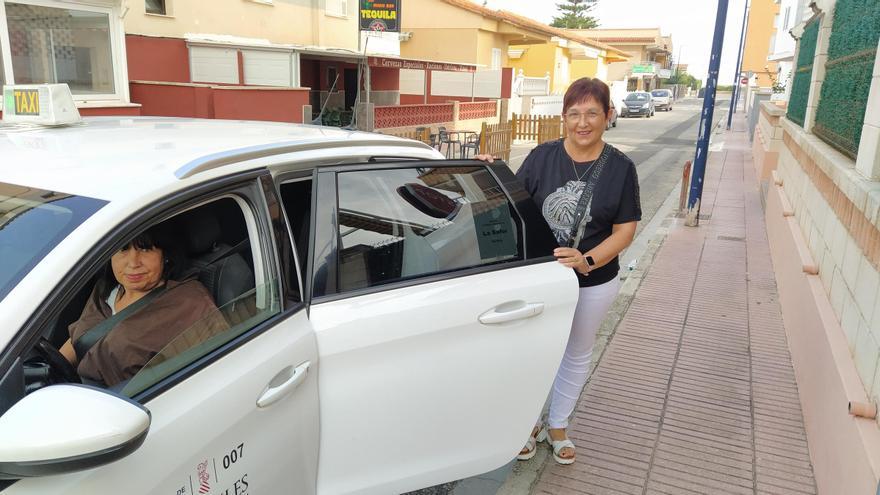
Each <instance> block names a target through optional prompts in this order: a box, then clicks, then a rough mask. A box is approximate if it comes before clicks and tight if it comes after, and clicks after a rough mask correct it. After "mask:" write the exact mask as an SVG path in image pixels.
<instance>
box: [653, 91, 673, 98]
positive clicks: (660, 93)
mask: <svg viewBox="0 0 880 495" xmlns="http://www.w3.org/2000/svg"><path fill="white" fill-rule="evenodd" d="M651 96H660V97H663V96H669V92H668V91H666V90H665V89H661V90H658V91H651Z"/></svg>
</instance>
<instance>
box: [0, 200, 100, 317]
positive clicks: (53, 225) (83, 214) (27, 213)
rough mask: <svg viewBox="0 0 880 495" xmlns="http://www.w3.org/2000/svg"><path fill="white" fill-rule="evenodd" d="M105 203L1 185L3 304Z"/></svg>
mask: <svg viewBox="0 0 880 495" xmlns="http://www.w3.org/2000/svg"><path fill="white" fill-rule="evenodd" d="M105 204H107V202H106V201H100V200H97V199H93V198H87V197H84V196H73V195H70V194H64V193H60V192H57V191H46V190H43V189H36V188H32V187H22V186H16V185H12V184H5V183H2V182H0V260H2V261H0V301H2V300H3V298H4V297H6V295H7V294H8V293H9V292H10V291H11V290H12V289H13V288H14V287H15V286H16V285H17V284H18V283H19V282H20V281H21V280H22V279H23V278H24V277H25V275H27V273H28V272H29V271H31V270H32V269H33V268H34V267H35V266H36V265H37V263H39V262H40V260H42V259H43V257H45V256H46V255H47V254H48V253H49V252H50V251H51V250H52V249H53V248H54V247H55V246H56V245H57V244H58V243H59V242H61V241H62V240H64V238H65V237H67V235H68V234H70V233H71V232H72V231H73V229H75V228H76V227H78V226H79V225H80V224H81V223H83V222H84V221H85V220H86V219H87V218H89V217H90V216H92V215H93V214H94V213H95V212H96V211H98V210H99V209H100V208H101V207H102V206H104V205H105Z"/></svg>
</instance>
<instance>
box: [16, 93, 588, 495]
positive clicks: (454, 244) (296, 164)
mask: <svg viewBox="0 0 880 495" xmlns="http://www.w3.org/2000/svg"><path fill="white" fill-rule="evenodd" d="M43 93H44V92H43V87H31V86H23V87H14V86H13V87H10V86H7V87H5V88H4V95H3V96H4V97H3V98H2V101H3V102H5V104H6V108H5V109H4V113H3V118H4V119H5V121H6V124H5V125H0V156H2V157H3V158H2V162H3V167H0V254H2V261H0V321H2V322H3V325H2V326H0V460H2V462H0V492H2V493H3V494H4V495H17V494H41V495H48V494H101V493H120V492H124V493H126V494H177V495H184V494H185V495H194V494H195V493H215V494H218V493H223V494H226V493H228V494H233V493H235V494H238V495H242V494H260V493H263V494H271V493H297V494H314V493H318V494H324V493H326V494H331V493H333V494H335V493H354V492H357V493H402V492H408V491H411V490H415V489H418V488H422V487H426V486H431V485H436V484H439V483H443V482H446V481H450V480H454V479H459V478H464V477H468V476H473V475H477V474H481V473H485V472H487V471H490V470H492V469H495V468H497V467H500V466H502V465H503V464H505V463H507V462H509V461H510V460H511V459H513V458H514V456H515V455H516V454H517V453H518V452H519V450H520V449H521V448H522V444H523V439H524V437H525V435H526V434H528V432H529V431H530V429H531V428H532V426H533V425H534V421H535V418H536V417H538V415H539V414H540V411H541V407H542V405H543V403H544V399H545V397H546V395H547V392H548V390H549V389H550V386H551V384H552V382H553V379H554V376H555V374H556V370H557V368H558V366H559V362H560V360H561V358H562V354H563V351H564V349H565V345H566V342H567V340H568V333H569V328H570V325H571V320H572V317H573V315H574V310H575V306H576V303H577V297H578V284H577V279H576V278H575V277H574V275H573V274H572V271H571V270H570V269H566V268H565V267H563V266H562V265H560V264H559V263H558V262H556V261H555V259H554V258H553V257H552V250H553V248H554V247H555V246H556V241H555V239H554V237H553V234H552V233H551V231H550V229H549V227H548V226H547V225H546V223H545V222H544V220H543V217H542V216H541V212H540V211H539V210H538V208H537V207H536V205H535V204H534V203H533V201H532V200H531V198H530V197H529V195H528V194H527V193H526V192H525V191H524V190H523V189H522V187H521V186H520V185H519V181H518V180H517V179H516V178H515V177H514V175H513V174H512V173H511V171H510V170H509V168H508V167H507V166H506V165H505V164H504V163H502V162H500V161H495V163H494V164H486V163H483V162H477V161H474V160H467V161H463V160H457V161H456V160H443V159H442V158H443V156H442V155H441V154H440V153H439V152H437V151H436V150H434V149H432V148H431V147H430V146H428V145H426V144H424V143H420V142H417V141H412V140H406V139H400V138H395V137H392V136H385V135H381V134H372V133H364V132H352V131H345V130H341V129H331V128H326V127H316V126H302V125H293V124H282V123H269V122H241V121H221V120H198V119H181V118H154V117H140V118H131V117H118V118H117V117H98V118H86V119H83V120H82V121H81V122H79V123H77V124H76V125H72V126H64V125H56V124H60V123H62V121H64V119H59V118H56V117H63V118H65V119H66V118H68V117H70V116H71V114H72V113H74V112H76V109H75V108H74V106H73V100H72V97H70V96H69V91H68V96H67V99H66V100H65V101H64V102H61V103H59V104H58V105H55V103H56V102H55V101H54V99H53V98H54V97H53V98H50V97H49V93H48V92H46V95H45V96H46V97H45V98H44V94H43ZM53 94H54V93H53ZM47 107H48V108H47ZM31 117H34V118H33V119H31ZM69 120H79V119H78V116H77V118H76V119H69ZM22 122H34V123H41V124H48V126H34V125H31V126H24V125H23V124H22ZM159 225H161V226H163V227H171V226H174V227H175V229H174V230H175V231H176V232H179V233H180V239H179V241H180V243H181V244H182V246H183V248H185V252H184V255H185V263H186V266H188V267H189V270H188V272H187V273H189V274H190V276H191V277H194V278H196V279H198V280H199V281H201V282H202V284H203V285H204V287H205V288H207V290H208V292H209V293H210V295H211V297H212V298H213V299H214V301H215V302H216V305H217V307H218V308H219V314H220V315H221V316H222V318H225V319H226V321H227V323H228V328H225V329H220V330H215V331H213V333H208V332H204V331H203V330H204V329H198V330H199V331H196V332H190V331H189V330H184V331H183V332H182V333H180V334H179V336H178V337H177V338H175V339H174V340H173V341H171V342H169V343H168V344H167V345H165V347H164V348H163V349H162V350H161V351H159V353H158V354H155V356H154V357H153V358H152V359H150V360H149V361H148V362H147V363H146V365H143V366H139V367H138V368H136V369H135V370H133V371H132V373H133V376H131V377H130V378H126V379H124V380H122V381H121V382H120V383H118V384H116V385H115V386H113V387H108V386H106V384H105V383H100V382H97V381H94V380H92V381H87V380H83V379H82V377H81V376H80V375H79V373H78V370H77V368H74V367H73V366H72V365H71V364H69V363H68V361H67V360H66V359H65V358H64V357H63V356H62V355H61V354H59V351H58V350H57V349H58V346H59V345H60V344H61V343H63V342H65V341H66V340H67V338H68V326H69V325H70V324H71V323H72V322H75V321H77V320H78V319H79V318H80V314H81V312H82V310H83V305H84V304H85V301H86V300H88V299H89V297H90V294H91V292H92V288H93V287H95V284H96V280H97V279H98V278H100V277H101V276H102V274H103V273H105V269H106V267H107V265H108V260H109V259H110V257H111V255H113V253H117V252H120V251H121V250H123V249H128V248H127V246H129V243H130V242H131V239H132V238H134V236H136V235H139V234H140V233H143V232H145V231H146V230H147V229H151V228H154V227H156V226H159ZM138 249H141V248H140V247H139V248H138ZM232 273H234V275H231V274H232ZM112 275H113V274H111V276H112ZM136 275H137V274H136ZM168 290H173V289H172V288H169V289H168ZM101 303H102V304H104V302H103V300H102V301H101ZM147 307H149V306H147ZM160 310H161V308H159V309H154V311H160ZM123 311H124V310H123ZM133 314H134V315H137V313H133ZM214 316H215V317H216V315H214ZM126 317H128V315H127V316H126ZM197 326H198V325H194V327H191V328H195V327H197ZM113 331H114V330H112V329H111V330H110V332H111V333H110V335H112V332H113ZM127 338H128V337H127ZM132 338H134V339H136V338H137V337H136V336H135V337H132ZM319 376H320V380H319ZM81 381H83V382H87V383H86V384H85V385H84V384H81V383H79V382H81Z"/></svg>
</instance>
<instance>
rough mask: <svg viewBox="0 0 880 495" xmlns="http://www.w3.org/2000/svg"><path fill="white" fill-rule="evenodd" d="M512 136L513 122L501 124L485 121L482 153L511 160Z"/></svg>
mask: <svg viewBox="0 0 880 495" xmlns="http://www.w3.org/2000/svg"><path fill="white" fill-rule="evenodd" d="M512 137H513V122H504V123H501V124H487V123H485V122H483V129H482V132H480V153H481V154H487V155H492V156H496V157H498V158H501V159H502V160H504V161H505V162H506V161H508V160H510V144H511V143H512V142H513V139H512Z"/></svg>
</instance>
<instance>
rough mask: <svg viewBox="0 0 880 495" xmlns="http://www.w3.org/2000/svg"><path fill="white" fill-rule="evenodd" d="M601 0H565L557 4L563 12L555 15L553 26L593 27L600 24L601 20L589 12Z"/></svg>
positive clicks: (568, 27) (565, 27)
mask: <svg viewBox="0 0 880 495" xmlns="http://www.w3.org/2000/svg"><path fill="white" fill-rule="evenodd" d="M598 1H599V0H565V2H564V3H559V4H556V8H557V9H559V12H560V13H561V14H562V15H560V16H559V17H554V18H553V22H551V23H550V25H551V26H553V27H557V28H564V29H593V28H595V27H598V26H599V21H598V20H597V19H596V18H595V17H592V16H589V15H587V13H588V12H590V11H591V10H593V8H594V7H596V2H598Z"/></svg>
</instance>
